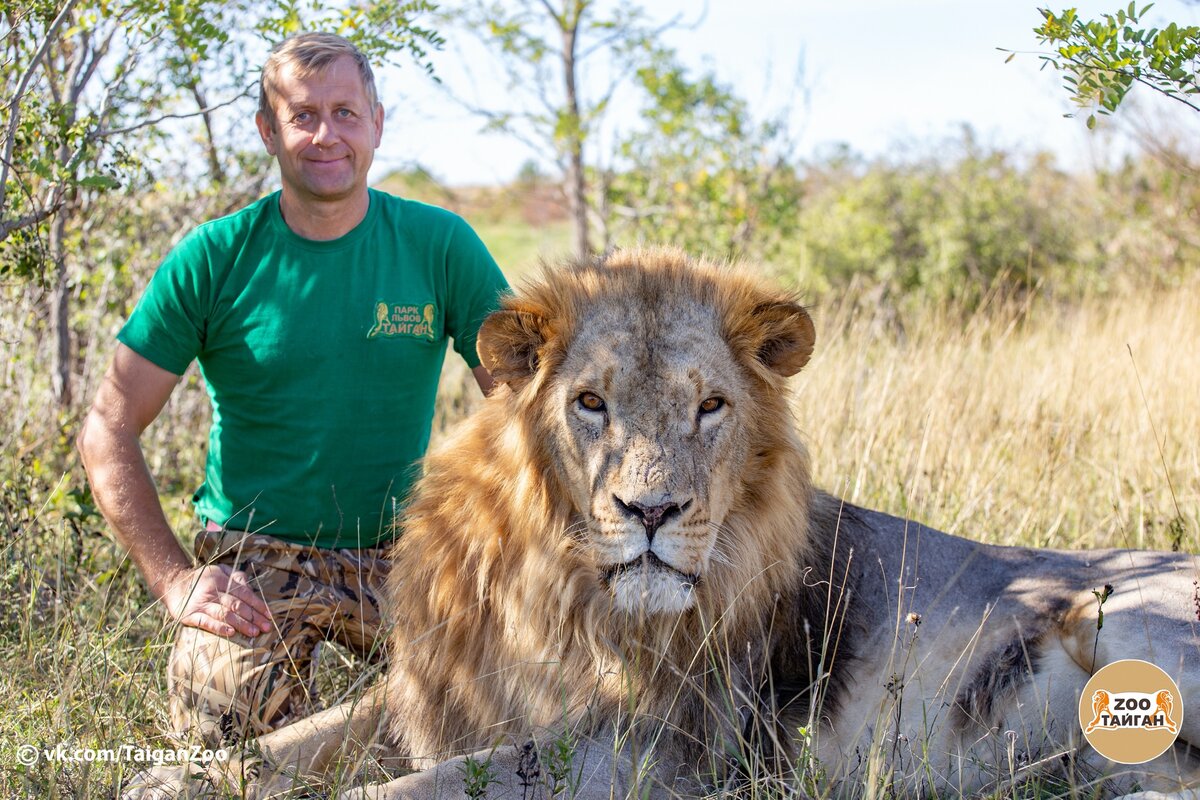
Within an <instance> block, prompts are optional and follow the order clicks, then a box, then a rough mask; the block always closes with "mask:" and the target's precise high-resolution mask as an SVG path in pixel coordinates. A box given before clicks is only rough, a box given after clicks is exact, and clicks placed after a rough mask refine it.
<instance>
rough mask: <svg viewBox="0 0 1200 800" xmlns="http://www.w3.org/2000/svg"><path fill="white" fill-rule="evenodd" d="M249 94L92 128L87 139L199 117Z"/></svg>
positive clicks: (92, 140)
mask: <svg viewBox="0 0 1200 800" xmlns="http://www.w3.org/2000/svg"><path fill="white" fill-rule="evenodd" d="M249 96H250V90H249V89H246V90H245V91H243V92H241V93H240V94H237V95H234V96H233V97H231V98H229V99H228V100H225V101H224V102H221V103H217V104H216V105H214V106H208V107H207V108H201V109H199V110H197V111H189V112H187V113H186V114H163V115H161V116H158V117H153V118H151V119H146V120H142V121H141V122H138V123H135V124H133V125H126V126H125V127H123V128H102V129H98V130H94V131H92V132H91V133H89V134H88V136H87V140H88V141H89V142H94V141H95V140H97V139H107V138H108V137H110V136H120V135H122V134H125V133H132V132H133V131H138V130H141V129H142V128H149V127H150V126H152V125H157V124H158V123H160V122H165V121H166V120H169V119H191V118H192V117H199V116H202V115H204V114H208V113H211V112H213V111H216V110H217V109H220V108H225V107H226V106H230V105H233V104H234V103H236V102H237V101H238V100H241V99H242V98H243V97H249Z"/></svg>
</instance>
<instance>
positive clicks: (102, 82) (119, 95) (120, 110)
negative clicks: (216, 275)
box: [0, 0, 441, 407]
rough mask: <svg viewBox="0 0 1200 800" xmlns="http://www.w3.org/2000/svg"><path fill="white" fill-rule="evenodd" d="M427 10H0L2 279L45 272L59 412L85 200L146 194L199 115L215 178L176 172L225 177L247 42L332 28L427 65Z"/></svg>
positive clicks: (198, 2)
mask: <svg viewBox="0 0 1200 800" xmlns="http://www.w3.org/2000/svg"><path fill="white" fill-rule="evenodd" d="M428 10H429V6H428V5H427V3H425V2H424V1H423V0H415V2H404V3H401V2H396V0H376V2H370V3H366V4H353V5H347V6H346V7H344V8H343V7H338V6H329V5H327V4H325V3H324V2H322V0H307V2H306V3H305V4H303V5H301V4H300V3H299V2H297V0H289V2H285V3H283V4H281V5H276V4H271V3H262V2H256V0H235V1H234V2H206V1H205V0H36V2H32V3H17V4H12V3H10V2H3V4H0V17H2V18H3V21H4V24H5V26H6V27H5V28H4V29H2V30H0V36H2V39H3V41H2V44H0V47H2V48H3V50H4V61H5V68H4V70H3V71H2V72H0V97H2V98H3V103H2V105H0V243H2V244H3V251H2V252H0V275H4V276H10V277H11V276H15V277H17V278H21V279H34V280H37V281H45V280H46V279H47V278H48V279H49V280H48V283H49V284H50V286H51V287H52V291H51V294H50V298H49V309H48V314H47V316H48V318H49V319H50V320H51V326H50V327H51V329H52V334H53V336H54V338H55V340H56V342H57V347H56V350H55V364H54V373H53V374H54V377H53V392H54V396H55V400H56V401H57V403H58V404H59V405H60V406H63V407H65V406H69V405H70V404H71V402H72V391H71V369H70V354H71V334H70V326H69V298H70V295H71V289H72V280H71V270H70V269H69V263H68V262H69V261H71V260H72V259H73V258H74V259H77V260H81V261H86V254H84V253H83V252H82V251H81V250H79V249H78V248H77V247H76V246H75V244H74V242H75V241H76V240H77V239H78V232H79V231H78V226H79V224H80V221H81V220H83V219H85V218H86V216H87V211H88V209H89V207H90V206H91V205H93V204H94V203H95V202H96V201H97V200H98V199H99V198H100V197H101V196H102V195H104V194H106V193H113V192H115V191H116V190H120V189H124V190H125V191H127V192H130V193H134V194H136V193H137V192H138V191H140V190H142V189H144V188H145V185H146V180H145V179H146V178H147V177H148V174H149V173H148V168H149V166H150V165H152V164H154V163H155V162H156V161H160V160H161V159H162V158H163V157H164V156H166V155H168V154H174V155H178V153H179V152H180V151H182V152H185V153H186V152H187V151H188V150H189V149H192V148H194V146H195V145H194V144H193V140H191V139H189V137H187V136H186V135H185V134H184V133H183V132H181V130H180V129H179V127H178V124H179V123H178V121H180V120H184V121H187V120H195V119H199V120H200V121H201V123H202V129H201V136H200V137H199V138H200V142H201V144H200V147H201V150H202V155H201V157H200V158H199V159H197V161H198V163H202V164H205V166H206V170H205V172H206V174H205V175H201V176H198V175H196V174H194V172H195V170H194V168H193V167H191V165H190V163H189V162H190V159H186V158H185V159H181V160H180V163H181V164H182V165H183V166H182V168H181V170H182V171H181V173H180V174H178V175H176V176H174V177H175V178H176V179H177V180H178V181H181V182H183V183H196V184H197V185H201V184H203V182H204V181H207V182H208V184H210V185H213V184H215V185H220V184H222V183H223V182H224V181H225V180H226V179H227V177H228V170H229V165H230V163H234V164H236V163H237V159H236V158H234V154H236V152H237V148H235V147H233V146H228V147H226V148H222V147H221V146H220V145H219V143H218V138H217V122H216V115H217V114H218V112H220V111H222V110H223V109H226V108H227V107H230V106H232V105H235V104H238V103H241V104H242V108H241V109H240V113H241V115H242V116H246V117H248V113H247V111H248V109H249V108H250V107H251V106H249V105H248V103H249V97H250V95H251V93H252V91H253V88H254V76H253V71H254V69H255V68H256V65H255V66H251V64H250V61H249V60H248V59H247V57H246V53H247V51H248V50H250V49H253V48H254V47H256V46H258V47H260V49H262V46H263V45H265V44H269V43H271V42H273V41H277V40H279V39H282V38H283V37H284V36H286V35H288V34H290V33H294V32H298V31H300V30H304V29H324V30H335V31H338V32H340V33H343V34H344V35H347V36H348V37H349V38H352V39H354V40H355V41H356V43H357V44H359V46H360V47H362V48H363V49H364V50H365V51H366V52H367V53H368V54H369V55H372V56H374V57H376V58H379V57H386V56H390V55H393V54H397V53H402V52H406V53H409V54H411V55H412V56H413V57H414V58H416V60H417V61H418V63H422V64H423V65H424V66H425V67H426V68H428V63H427V59H426V48H428V47H436V46H438V45H440V43H441V40H440V38H438V37H437V35H436V34H435V33H434V32H433V31H431V30H429V29H426V28H422V27H420V26H418V25H417V24H415V22H414V19H415V18H416V17H417V16H418V15H419V14H421V13H424V12H427V11H428ZM210 76H221V77H220V79H219V82H217V81H214V79H213V78H211V77H210ZM189 170H190V172H189ZM88 266H89V265H87V264H86V263H80V264H77V265H76V268H75V272H76V274H79V273H80V272H81V271H86V269H87V267H88ZM47 273H49V275H47Z"/></svg>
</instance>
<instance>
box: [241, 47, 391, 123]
mask: <svg viewBox="0 0 1200 800" xmlns="http://www.w3.org/2000/svg"><path fill="white" fill-rule="evenodd" d="M343 56H349V57H350V58H352V59H354V63H355V64H356V65H357V66H358V74H359V77H360V78H362V82H363V87H364V88H365V89H366V90H367V98H368V99H369V100H370V101H371V110H372V111H374V110H375V106H377V105H379V93H378V92H376V91H375V73H373V72H372V71H371V62H370V61H368V60H367V57H366V56H365V55H363V53H362V51H361V50H359V49H358V48H357V47H355V46H354V45H353V44H352V43H351V42H350V41H349V40H347V39H344V38H342V37H341V36H338V35H337V34H336V33H298V34H296V35H295V36H289V37H288V38H286V39H284V40H283V41H282V42H280V43H279V44H277V45H275V47H274V48H272V50H271V54H270V55H269V56H267V63H265V64H263V69H262V78H261V80H259V82H258V111H259V113H260V114H262V115H263V116H264V117H265V118H266V120H267V122H269V123H270V124H271V127H272V128H274V127H275V109H274V107H272V105H271V103H272V102H273V101H274V100H275V98H276V97H277V96H278V94H279V91H278V83H277V82H278V79H279V70H280V69H282V68H283V67H284V66H285V65H291V66H293V67H294V68H295V70H296V74H297V75H299V76H300V77H302V78H306V77H308V76H309V75H312V74H314V73H317V72H320V71H322V70H324V69H325V68H326V67H328V66H329V65H330V64H332V63H333V62H334V61H337V60H338V59H339V58H342V57H343Z"/></svg>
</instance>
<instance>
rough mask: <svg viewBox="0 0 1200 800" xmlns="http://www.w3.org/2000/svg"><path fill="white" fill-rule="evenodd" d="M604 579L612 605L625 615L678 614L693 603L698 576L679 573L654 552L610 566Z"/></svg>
mask: <svg viewBox="0 0 1200 800" xmlns="http://www.w3.org/2000/svg"><path fill="white" fill-rule="evenodd" d="M604 577H605V582H606V583H607V584H608V587H609V590H610V591H611V592H612V597H613V605H614V606H615V607H616V608H617V609H619V610H621V611H624V612H625V613H627V614H678V613H681V612H683V611H687V610H688V609H689V608H691V607H692V606H693V605H695V602H696V584H697V583H698V582H699V577H698V576H695V575H686V574H684V573H682V572H680V571H679V570H677V569H675V568H674V567H672V566H670V565H669V564H667V563H666V562H664V561H663V560H662V559H660V558H659V557H658V556H656V555H654V554H653V553H646V554H645V555H643V556H642V557H640V558H638V559H636V560H634V561H630V562H628V563H626V564H618V565H616V566H613V567H610V568H609V569H608V570H607V571H606V572H605V576H604Z"/></svg>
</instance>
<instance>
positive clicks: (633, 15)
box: [442, 0, 675, 257]
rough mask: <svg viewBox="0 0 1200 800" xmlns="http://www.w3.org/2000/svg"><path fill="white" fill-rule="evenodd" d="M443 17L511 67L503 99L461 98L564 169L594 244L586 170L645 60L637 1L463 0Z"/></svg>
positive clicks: (490, 124) (501, 69) (644, 20)
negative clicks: (603, 128) (608, 117)
mask: <svg viewBox="0 0 1200 800" xmlns="http://www.w3.org/2000/svg"><path fill="white" fill-rule="evenodd" d="M442 19H443V20H444V23H445V25H446V26H454V27H455V28H457V29H459V30H464V31H469V32H471V33H473V34H474V35H476V36H478V37H479V38H480V39H481V41H482V42H483V44H484V45H485V46H486V47H487V48H488V50H489V51H490V52H491V54H492V56H493V58H494V60H495V64H496V66H497V74H502V75H503V76H505V87H504V91H503V97H504V100H503V101H502V102H500V103H495V102H490V101H489V102H485V103H477V102H469V101H463V102H465V103H466V105H467V106H468V107H469V108H470V109H471V110H472V111H473V112H475V113H476V114H478V115H480V116H482V117H483V118H484V119H485V120H486V125H485V130H492V131H496V132H501V133H505V134H507V135H509V136H513V137H515V138H516V139H518V140H519V141H522V142H523V143H525V144H526V145H528V146H529V147H530V148H531V149H532V150H533V151H534V152H536V153H537V154H538V155H539V157H543V158H544V157H549V158H550V159H551V160H553V162H554V163H555V164H556V166H557V167H558V169H559V173H560V174H561V175H562V176H563V189H564V193H565V195H566V197H567V198H568V201H569V205H570V212H571V217H572V220H573V224H574V229H575V253H576V255H578V256H580V257H584V256H587V255H588V254H589V253H591V252H592V251H593V242H592V241H591V235H590V227H591V217H592V214H593V212H594V210H595V209H594V208H592V204H591V201H590V200H589V192H588V187H587V179H586V172H587V169H588V166H589V165H594V164H595V163H596V145H595V137H596V134H597V131H598V129H599V127H600V125H601V122H602V120H603V118H604V116H605V113H606V112H607V110H608V108H609V105H610V103H611V102H612V100H613V96H614V94H615V93H616V92H618V91H619V90H620V89H621V88H622V86H623V85H624V83H625V82H626V81H627V79H628V77H629V75H630V73H631V72H632V71H633V70H634V69H636V67H637V66H638V65H640V64H643V63H646V62H647V60H648V59H649V57H650V54H651V53H652V52H653V46H654V40H655V39H656V37H657V36H658V35H659V34H661V33H662V32H663V31H664V30H665V29H668V28H670V27H671V26H672V25H674V24H675V23H674V22H668V23H667V24H666V25H662V26H658V27H655V26H653V25H652V23H651V22H650V19H649V17H648V16H647V15H646V13H645V11H644V10H643V9H642V8H641V7H640V6H638V5H636V4H629V3H616V2H605V0H560V2H559V3H558V4H557V6H556V5H555V4H553V3H551V2H550V1H549V0H515V2H511V3H499V2H491V1H490V0H467V2H465V3H464V4H463V5H462V6H461V7H460V8H457V9H455V10H454V11H452V12H447V13H446V14H444V15H443V17H442Z"/></svg>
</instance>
